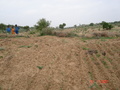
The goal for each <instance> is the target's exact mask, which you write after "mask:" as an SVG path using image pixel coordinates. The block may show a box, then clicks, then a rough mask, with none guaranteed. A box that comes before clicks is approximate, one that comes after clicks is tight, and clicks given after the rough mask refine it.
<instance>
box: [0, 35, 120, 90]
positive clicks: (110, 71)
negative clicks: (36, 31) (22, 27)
mask: <svg viewBox="0 0 120 90" xmlns="http://www.w3.org/2000/svg"><path fill="white" fill-rule="evenodd" d="M94 51H97V52H94ZM0 90H120V38H118V39H111V40H106V41H101V40H98V39H97V40H88V41H86V42H84V41H83V40H81V39H80V38H63V37H62V38H61V37H55V36H42V37H30V38H26V37H19V38H5V39H0Z"/></svg>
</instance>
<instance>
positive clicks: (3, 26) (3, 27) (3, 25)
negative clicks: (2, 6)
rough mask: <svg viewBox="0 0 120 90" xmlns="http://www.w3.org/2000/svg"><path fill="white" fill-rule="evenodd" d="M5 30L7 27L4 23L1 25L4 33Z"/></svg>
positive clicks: (0, 28)
mask: <svg viewBox="0 0 120 90" xmlns="http://www.w3.org/2000/svg"><path fill="white" fill-rule="evenodd" d="M5 29H6V25H5V24H3V23H0V30H1V31H2V32H4V31H5Z"/></svg>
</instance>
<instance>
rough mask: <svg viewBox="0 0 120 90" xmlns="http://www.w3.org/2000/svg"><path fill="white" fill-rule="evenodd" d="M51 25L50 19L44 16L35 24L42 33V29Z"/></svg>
mask: <svg viewBox="0 0 120 90" xmlns="http://www.w3.org/2000/svg"><path fill="white" fill-rule="evenodd" d="M48 26H50V21H47V20H46V19H44V18H42V19H40V20H39V21H38V22H37V25H35V27H36V29H37V30H38V31H39V32H40V33H41V31H42V29H44V28H47V27H48Z"/></svg>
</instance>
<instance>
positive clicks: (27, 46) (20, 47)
mask: <svg viewBox="0 0 120 90" xmlns="http://www.w3.org/2000/svg"><path fill="white" fill-rule="evenodd" d="M22 47H26V48H30V47H32V46H20V47H19V48H22Z"/></svg>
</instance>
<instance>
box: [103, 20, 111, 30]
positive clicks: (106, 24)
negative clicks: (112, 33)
mask: <svg viewBox="0 0 120 90" xmlns="http://www.w3.org/2000/svg"><path fill="white" fill-rule="evenodd" d="M101 25H102V27H103V29H106V30H111V29H112V28H113V26H112V25H110V24H109V23H107V22H105V21H102V23H101Z"/></svg>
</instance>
